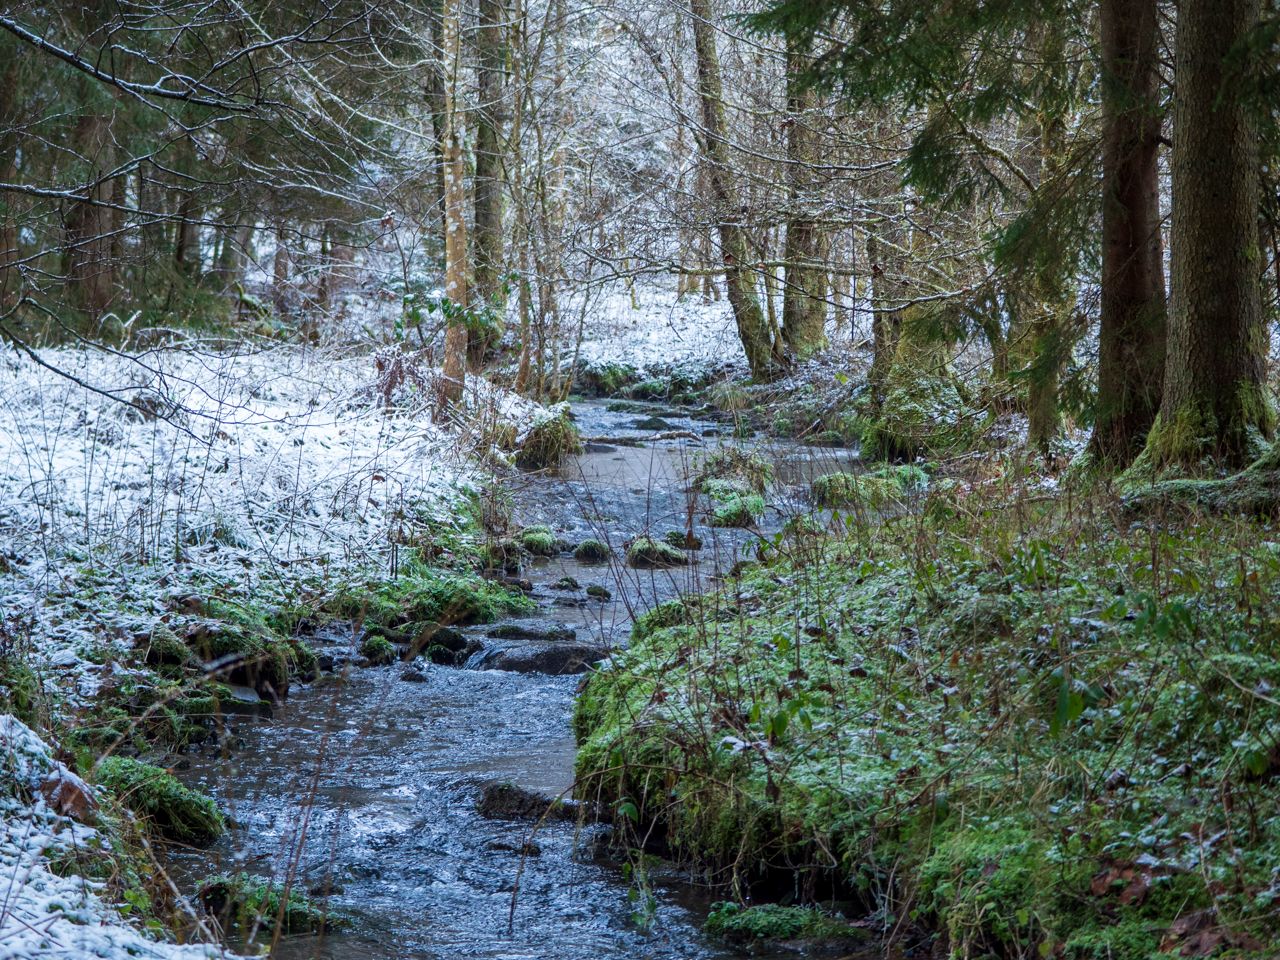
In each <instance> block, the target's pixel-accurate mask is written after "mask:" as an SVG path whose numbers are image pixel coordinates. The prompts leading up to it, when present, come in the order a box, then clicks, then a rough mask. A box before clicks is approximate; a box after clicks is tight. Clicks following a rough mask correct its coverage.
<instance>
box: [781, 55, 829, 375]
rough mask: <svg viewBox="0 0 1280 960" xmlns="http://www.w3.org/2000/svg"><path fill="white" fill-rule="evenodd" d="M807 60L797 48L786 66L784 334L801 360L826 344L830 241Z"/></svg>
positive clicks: (814, 98)
mask: <svg viewBox="0 0 1280 960" xmlns="http://www.w3.org/2000/svg"><path fill="white" fill-rule="evenodd" d="M807 66H808V58H807V57H804V56H802V55H801V54H799V53H797V52H796V51H795V50H792V51H791V52H790V53H789V56H788V64H787V110H788V112H789V113H790V116H789V117H788V118H787V123H788V128H787V129H788V133H787V160H788V161H789V165H788V170H787V201H788V204H789V206H790V213H789V219H788V220H787V237H786V243H785V246H784V250H783V259H784V260H785V261H786V263H787V268H786V269H787V272H786V283H785V286H784V288H783V293H782V336H783V338H784V339H785V340H786V343H787V346H788V347H790V348H791V350H792V351H794V352H795V353H796V354H797V355H799V356H804V355H805V354H807V353H812V352H813V351H814V350H820V349H822V348H823V347H825V346H826V345H827V271H826V267H825V262H826V259H827V246H828V243H827V237H826V234H825V233H824V232H823V230H822V227H821V226H820V225H819V224H818V223H817V222H816V221H815V219H814V218H813V216H812V212H811V210H810V209H809V208H810V207H811V206H812V204H813V202H814V197H813V188H814V183H813V180H814V177H813V164H815V163H817V162H818V160H819V159H820V156H819V143H818V132H817V131H816V130H815V129H814V128H813V122H814V108H815V107H816V105H817V103H816V101H817V94H816V93H815V92H814V91H813V89H812V88H808V87H804V86H802V85H801V84H800V82H799V79H798V78H799V76H800V74H801V73H802V72H803V71H804V70H805V68H806V67H807Z"/></svg>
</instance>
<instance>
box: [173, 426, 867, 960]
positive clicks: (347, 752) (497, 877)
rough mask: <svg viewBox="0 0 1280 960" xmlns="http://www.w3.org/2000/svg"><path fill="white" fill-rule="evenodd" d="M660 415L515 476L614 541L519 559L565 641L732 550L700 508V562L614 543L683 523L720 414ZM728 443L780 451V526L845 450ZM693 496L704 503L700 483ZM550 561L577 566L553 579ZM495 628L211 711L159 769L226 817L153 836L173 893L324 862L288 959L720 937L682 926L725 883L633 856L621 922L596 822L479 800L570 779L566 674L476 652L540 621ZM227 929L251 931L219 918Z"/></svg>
mask: <svg viewBox="0 0 1280 960" xmlns="http://www.w3.org/2000/svg"><path fill="white" fill-rule="evenodd" d="M573 411H574V414H575V416H576V418H577V422H578V427H579V429H580V431H581V433H582V436H583V437H584V438H585V437H592V436H609V437H626V436H634V437H637V438H642V437H644V436H646V435H647V434H646V432H645V431H643V430H637V429H635V426H634V424H635V423H636V422H637V421H638V420H641V419H643V418H644V417H645V416H647V414H643V413H641V414H637V413H628V412H610V411H607V410H606V409H605V404H604V403H603V402H596V401H588V402H582V403H576V404H574V405H573ZM662 419H663V420H665V421H666V422H667V424H669V425H670V429H672V430H680V431H688V432H690V433H693V434H695V435H697V436H699V437H703V440H702V442H701V443H699V442H697V441H692V440H688V439H679V440H672V441H661V442H658V443H656V444H652V445H644V446H637V447H631V446H622V445H618V446H610V445H599V444H592V445H589V446H588V447H587V449H586V452H584V453H583V454H582V455H581V456H579V457H576V458H573V459H572V460H571V461H567V462H566V463H565V464H563V465H562V466H561V468H560V469H559V470H558V471H557V472H556V473H555V475H545V474H543V475H527V476H523V477H519V478H516V479H515V480H514V481H513V486H512V493H513V496H514V497H515V501H516V507H517V509H516V513H517V518H518V520H519V522H520V523H522V524H525V525H527V524H532V523H546V524H548V525H550V526H551V527H552V528H553V529H554V530H556V532H557V535H558V536H560V537H562V538H564V539H565V540H568V541H570V542H578V541H580V540H583V539H586V538H588V537H595V538H598V539H602V540H605V541H607V542H608V543H609V544H610V546H611V547H612V548H613V551H614V559H613V560H612V561H610V562H606V563H594V564H589V563H579V562H577V561H575V560H573V559H572V558H571V557H570V556H569V555H568V554H563V555H561V557H559V558H553V559H550V560H548V561H543V562H538V563H535V564H533V565H526V567H525V569H524V571H523V572H522V573H521V576H522V577H526V578H528V579H529V580H530V581H531V582H532V584H533V593H532V596H533V598H534V599H535V600H537V601H538V605H539V611H538V612H537V614H535V615H534V620H535V621H537V622H544V621H548V620H550V621H554V622H555V624H556V625H563V626H565V627H568V628H571V629H572V630H573V631H575V633H576V641H577V642H579V643H587V644H590V645H598V646H601V647H606V648H607V647H609V646H612V645H625V644H626V642H627V637H628V634H629V631H630V627H631V621H632V618H633V613H634V614H638V613H640V612H643V611H644V610H647V609H649V608H650V607H652V606H653V605H654V604H655V603H658V602H661V601H662V600H665V599H669V598H671V597H673V596H675V595H676V594H677V593H679V592H683V591H688V590H699V589H705V588H706V587H707V586H709V585H710V579H711V578H712V577H713V576H714V575H716V573H717V572H718V571H721V572H722V571H724V570H726V569H728V568H729V567H730V566H732V564H733V563H734V562H735V561H736V560H737V559H739V558H740V557H742V556H745V555H747V554H746V553H745V552H744V551H745V550H746V548H747V547H748V545H749V544H750V542H751V541H752V540H754V539H756V537H757V535H758V534H756V533H752V532H749V531H746V530H737V529H712V528H710V527H708V526H707V525H706V524H705V522H703V521H704V520H705V516H698V517H697V518H696V519H697V523H696V526H695V532H696V533H697V534H698V535H699V536H701V537H702V538H703V539H704V545H703V549H702V550H701V551H700V552H698V553H696V554H694V556H696V557H698V558H699V562H697V563H695V564H692V565H690V566H688V567H679V568H673V569H662V570H654V571H648V570H632V569H629V568H627V567H626V566H625V565H624V564H623V563H622V556H623V553H624V551H623V548H622V543H623V541H624V540H626V539H627V538H628V537H631V536H634V535H636V534H637V533H640V532H646V531H651V532H652V533H653V534H654V535H656V536H661V535H662V534H663V533H665V532H667V531H668V530H677V529H678V530H682V531H683V530H684V529H685V526H686V522H687V521H686V518H687V517H688V516H689V511H690V501H691V497H692V494H690V493H688V492H686V491H687V489H688V487H689V483H690V480H689V476H690V474H691V473H692V472H693V471H694V469H695V466H694V464H695V460H696V458H697V457H698V456H700V455H702V453H703V451H707V452H710V451H713V450H715V449H716V448H717V445H718V444H719V443H720V442H721V438H720V437H719V436H717V435H714V434H715V433H717V432H723V433H724V434H726V435H727V434H731V433H732V430H733V427H732V424H723V423H709V422H707V421H703V420H691V419H688V418H686V417H682V416H680V415H678V414H675V413H663V414H662ZM704 434H712V435H706V436H704ZM742 445H743V446H746V447H748V448H758V452H760V453H761V454H763V455H765V456H768V457H769V458H771V459H772V460H773V461H774V462H775V464H776V466H777V470H778V481H779V482H778V486H777V488H776V489H775V490H774V491H773V492H772V493H771V495H770V498H769V502H770V509H769V510H768V513H767V515H766V517H765V518H764V520H763V521H762V522H761V524H760V527H759V528H758V530H759V533H764V534H769V533H772V532H774V531H776V530H778V529H779V528H780V527H781V525H782V521H783V520H784V519H785V515H788V514H789V513H791V512H796V511H799V510H803V509H805V507H804V505H803V501H802V499H801V498H800V497H801V491H802V487H803V485H804V484H806V483H807V482H808V481H809V480H811V479H812V478H813V477H814V476H817V475H820V474H823V473H828V472H831V471H833V470H839V469H848V467H849V454H848V452H846V451H843V450H829V449H822V448H809V447H803V446H800V445H798V444H794V443H788V442H785V441H776V440H770V441H769V442H768V444H767V445H764V444H760V445H757V444H755V443H754V442H753V441H744V442H742ZM699 499H700V501H701V503H700V509H699V513H703V512H704V511H703V510H702V509H701V507H704V506H705V499H706V498H705V497H704V498H699ZM566 576H568V577H572V578H574V579H575V580H576V581H577V582H578V584H579V588H578V589H576V590H574V589H568V590H566V589H556V588H555V587H554V586H553V585H554V584H556V582H557V581H559V580H561V578H563V577H566ZM590 585H601V586H604V587H605V588H606V589H607V590H609V591H610V592H611V594H612V599H611V600H609V601H607V602H601V601H599V600H596V599H592V598H588V597H587V596H586V594H585V589H586V588H587V587H588V586H590ZM493 629H494V625H492V624H490V625H487V626H477V627H468V628H465V629H464V630H463V631H462V632H463V633H464V634H466V635H467V636H468V637H474V638H477V639H481V640H482V642H483V643H484V644H485V645H486V648H487V649H486V650H485V651H484V652H483V653H481V654H477V655H475V656H473V657H472V659H471V661H469V663H468V667H469V668H461V669H460V668H456V667H445V666H436V665H433V664H431V663H429V662H426V661H425V660H423V659H422V658H419V660H418V661H417V662H416V666H417V668H418V672H419V673H420V675H422V676H421V678H420V679H419V682H406V681H405V680H402V679H401V675H402V673H403V672H404V670H405V667H404V665H402V664H395V665H392V666H383V667H368V668H364V669H355V668H352V669H350V670H349V671H348V673H349V676H348V678H347V680H346V681H345V682H344V683H338V682H334V681H332V680H331V681H330V682H327V683H326V682H324V681H321V682H317V683H313V684H307V685H303V684H295V685H294V686H293V688H292V690H291V693H290V696H289V698H288V700H287V701H286V702H285V703H283V704H281V705H280V706H279V707H278V708H277V709H276V711H275V716H274V718H272V719H254V718H249V717H232V718H228V721H227V723H228V726H229V727H230V732H231V734H232V736H231V737H230V738H229V742H230V745H231V749H230V750H229V751H226V752H220V751H219V749H218V747H217V746H216V745H214V744H213V743H212V742H211V743H210V744H208V745H206V746H204V747H203V748H199V747H197V748H193V749H192V751H191V752H190V753H188V754H186V755H185V756H184V757H183V758H182V759H183V760H185V761H187V762H189V764H190V765H189V767H187V766H186V765H185V764H179V766H180V767H185V769H180V770H179V771H178V776H179V777H180V778H181V779H183V780H184V781H185V782H186V783H188V784H189V785H193V786H194V785H199V786H200V787H201V788H203V789H205V790H207V791H208V792H209V793H210V794H212V795H213V796H214V797H215V798H216V799H217V801H218V803H219V805H220V806H221V807H222V809H223V810H224V812H226V813H227V814H228V816H229V821H230V822H232V823H233V824H234V829H233V830H232V831H231V832H230V834H229V836H228V837H226V838H224V840H223V841H221V842H220V843H219V844H218V845H216V846H214V847H213V848H211V849H209V850H190V849H174V850H171V851H170V852H169V853H168V861H167V863H166V867H167V869H168V870H169V872H170V874H171V876H172V877H173V878H174V880H175V882H176V883H177V884H178V886H179V888H180V889H181V890H182V892H183V893H186V894H191V893H192V892H193V890H194V887H195V886H196V884H197V883H198V882H199V881H200V879H202V878H203V877H205V876H207V875H209V874H213V873H221V872H232V871H235V870H238V869H244V870H247V871H248V872H250V873H255V874H260V875H263V876H270V877H274V878H276V879H277V880H280V879H283V878H284V877H286V876H292V877H294V878H295V879H294V881H293V883H294V884H295V885H296V886H297V887H299V888H301V889H302V890H304V891H306V890H309V889H313V888H318V887H319V886H320V885H321V884H322V883H323V882H325V880H326V878H330V879H329V880H328V882H329V883H330V884H331V887H330V889H331V893H332V895H331V896H330V897H329V898H328V902H329V904H330V909H331V910H332V911H333V912H334V913H337V914H341V915H343V916H345V917H347V918H349V919H350V921H351V922H350V924H349V925H348V926H347V928H345V929H343V930H340V931H332V930H330V931H326V933H325V934H324V936H323V937H322V938H321V937H316V936H309V935H292V936H287V937H283V938H281V940H280V942H279V943H278V944H277V946H276V948H275V953H274V955H275V956H277V957H282V958H299V960H300V958H303V957H323V958H332V960H365V958H369V960H374V958H377V960H382V958H388V960H390V958H409V957H413V958H432V960H436V958H438V960H447V958H455V957H457V958H461V957H487V958H503V960H508V958H509V960H515V958H555V960H578V958H581V960H590V958H599V957H636V958H645V957H654V958H658V957H679V958H708V960H710V958H719V957H730V956H739V955H740V954H738V953H737V952H735V951H732V950H730V949H729V948H727V947H725V946H724V945H723V944H720V943H717V942H716V941H714V940H712V939H711V938H708V937H706V936H705V935H704V934H703V933H702V930H701V925H702V921H703V920H704V919H705V918H706V914H707V910H708V908H709V907H710V904H711V903H712V902H713V900H715V899H722V896H721V897H716V896H713V895H711V894H710V893H709V892H708V891H706V890H705V889H704V888H701V887H699V886H697V885H696V884H694V883H693V882H692V878H690V877H689V876H688V875H687V874H684V873H682V872H681V871H680V870H679V869H677V868H676V867H674V866H673V865H664V867H658V868H655V869H654V870H653V871H652V872H651V881H652V883H653V885H654V889H653V894H654V908H655V910H654V914H653V916H652V920H651V922H648V923H638V922H637V920H636V918H635V917H634V916H633V913H634V911H635V910H636V906H635V905H634V904H633V903H631V902H630V901H629V899H628V896H627V894H628V890H629V889H630V882H629V879H628V877H627V876H626V874H625V872H624V866H623V864H621V863H619V862H616V861H613V860H611V859H609V858H608V857H607V855H605V854H598V853H597V850H599V849H603V845H602V844H597V842H596V838H597V835H598V834H599V833H601V832H602V831H604V829H605V828H604V827H597V826H588V827H585V828H579V827H578V825H577V824H576V823H574V822H548V823H546V824H544V825H543V826H542V827H541V828H539V829H538V831H537V835H536V837H534V838H533V840H532V844H533V845H532V846H528V847H526V844H528V843H529V842H530V833H531V830H532V829H533V826H534V824H533V821H530V820H501V819H493V818H487V817H485V816H482V815H481V814H480V812H479V811H478V809H477V801H478V799H479V797H480V794H481V791H482V789H483V788H484V786H485V785H486V784H493V783H507V782H510V783H511V784H514V785H516V786H519V787H523V788H526V789H528V790H532V791H536V792H538V793H540V794H545V795H548V796H558V795H561V794H564V795H566V796H567V791H568V790H569V788H570V786H571V784H572V782H573V761H574V740H573V735H572V732H571V730H570V726H569V719H570V715H571V713H572V709H573V698H574V695H575V691H576V689H577V686H578V683H579V682H580V680H581V677H580V676H572V675H571V676H547V675H543V674H537V673H517V672H509V671H504V670H494V669H485V668H484V666H485V664H486V662H493V659H492V657H493V653H494V651H495V650H501V649H503V646H504V644H515V645H519V644H521V643H523V644H526V645H527V644H530V643H535V644H536V643H538V641H528V640H524V641H520V640H515V641H502V640H493V639H490V638H489V637H488V634H489V632H490V631H492V630H493ZM355 639H356V638H355V637H353V636H352V632H351V630H350V629H344V630H332V631H330V632H328V633H324V634H321V635H319V636H317V637H316V638H315V639H314V645H315V647H316V650H317V652H318V653H321V654H324V655H329V656H332V657H335V658H337V659H338V660H339V662H341V658H342V657H343V656H344V655H345V654H347V653H349V651H350V650H351V648H352V646H353V643H354V640H355ZM524 851H527V854H528V855H527V856H526V855H525V853H524ZM522 861H523V873H522V874H521V876H520V880H519V891H518V895H517V896H516V897H515V901H514V904H515V905H514V913H512V900H513V898H512V891H513V887H514V885H515V883H516V878H517V873H518V871H520V870H521V863H522ZM317 892H319V891H318V890H317ZM263 939H264V937H262V936H260V937H259V941H262V940H263ZM265 939H266V941H267V942H268V943H269V942H270V938H269V937H267V938H265ZM228 946H229V947H231V948H232V949H235V950H246V949H247V950H249V951H250V952H252V951H253V950H255V949H256V948H246V945H245V944H244V943H243V942H242V941H236V940H234V939H229V940H228ZM757 955H758V956H761V954H757ZM786 955H787V956H794V954H786Z"/></svg>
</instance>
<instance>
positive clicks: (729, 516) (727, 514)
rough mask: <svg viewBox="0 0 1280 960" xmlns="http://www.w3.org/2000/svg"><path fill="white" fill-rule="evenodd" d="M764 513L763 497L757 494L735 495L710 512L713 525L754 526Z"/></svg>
mask: <svg viewBox="0 0 1280 960" xmlns="http://www.w3.org/2000/svg"><path fill="white" fill-rule="evenodd" d="M763 515H764V498H763V497H761V496H760V495H759V494H755V493H752V494H748V495H746V496H742V497H736V498H734V499H732V500H729V501H727V502H726V503H723V504H721V505H720V506H718V507H716V508H715V510H714V511H713V512H712V514H711V526H713V527H754V526H755V525H756V521H757V519H759V518H760V517H762V516H763Z"/></svg>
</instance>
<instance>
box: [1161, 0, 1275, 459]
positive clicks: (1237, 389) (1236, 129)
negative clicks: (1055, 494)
mask: <svg viewBox="0 0 1280 960" xmlns="http://www.w3.org/2000/svg"><path fill="white" fill-rule="evenodd" d="M1259 12H1260V4H1259V0H1183V2H1182V3H1181V4H1180V6H1179V9H1178V27H1177V36H1176V41H1175V50H1176V58H1175V63H1174V66H1175V76H1176V77H1177V90H1176V93H1175V97H1174V131H1173V164H1172V168H1173V178H1172V179H1173V196H1172V202H1173V226H1172V231H1171V233H1170V246H1171V248H1172V249H1171V260H1170V265H1169V272H1170V278H1171V281H1172V283H1171V295H1170V298H1169V356H1168V361H1167V364H1166V368H1165V380H1164V398H1163V401H1162V403H1161V407H1160V415H1159V417H1158V418H1157V420H1156V423H1155V426H1154V427H1153V428H1152V430H1151V434H1150V436H1149V437H1148V442H1147V448H1148V450H1149V452H1150V453H1151V454H1152V458H1153V461H1154V464H1153V465H1154V466H1155V467H1157V468H1159V467H1162V466H1164V465H1166V464H1170V463H1181V464H1194V463H1196V462H1198V461H1200V460H1201V459H1202V458H1204V457H1206V456H1212V457H1215V458H1220V459H1222V460H1224V461H1226V462H1227V463H1230V464H1233V465H1240V464H1242V463H1244V462H1245V461H1247V460H1249V459H1250V458H1252V457H1253V456H1255V455H1256V454H1257V453H1259V452H1260V451H1259V443H1258V441H1260V440H1261V439H1263V438H1270V437H1271V435H1272V432H1273V430H1274V426H1275V416H1274V413H1273V411H1272V410H1271V407H1270V404H1269V402H1268V400H1267V395H1266V386H1265V382H1264V381H1265V374H1266V347H1267V331H1266V326H1265V324H1264V321H1263V316H1262V290H1261V271H1262V268H1263V265H1262V258H1261V255H1260V243H1259V235H1258V135H1257V130H1256V127H1255V125H1254V122H1253V120H1252V118H1251V117H1250V115H1249V111H1248V110H1247V108H1246V107H1244V106H1243V105H1242V104H1241V103H1240V100H1239V96H1238V90H1237V89H1235V86H1234V84H1232V83H1231V82H1230V79H1231V78H1230V77H1229V75H1228V73H1227V66H1226V64H1225V60H1226V57H1227V54H1228V52H1229V51H1231V49H1232V48H1233V46H1234V45H1235V44H1236V43H1237V42H1238V41H1239V40H1240V39H1241V38H1242V37H1243V36H1244V35H1245V34H1246V33H1247V32H1248V31H1249V30H1251V29H1252V28H1253V27H1255V26H1256V25H1257V23H1258V17H1259Z"/></svg>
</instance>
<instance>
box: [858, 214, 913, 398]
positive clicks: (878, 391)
mask: <svg viewBox="0 0 1280 960" xmlns="http://www.w3.org/2000/svg"><path fill="white" fill-rule="evenodd" d="M902 242H903V236H902V226H901V225H900V224H898V223H897V222H895V221H893V220H890V219H887V218H886V219H882V220H880V221H878V222H876V223H873V224H871V226H870V228H869V229H868V231H867V262H868V264H869V265H870V268H871V373H870V376H869V377H868V386H869V387H870V391H871V402H872V404H873V405H874V406H876V407H879V406H880V404H882V403H883V402H884V397H885V392H886V385H887V383H888V379H889V372H890V370H892V368H893V358H894V355H895V354H896V353H897V352H898V341H899V340H900V339H901V337H902V310H903V307H902V299H903V295H904V293H905V292H906V291H905V290H904V289H903V280H902V272H903V270H904V269H905V264H904V263H903V257H902V250H901V247H902Z"/></svg>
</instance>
